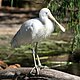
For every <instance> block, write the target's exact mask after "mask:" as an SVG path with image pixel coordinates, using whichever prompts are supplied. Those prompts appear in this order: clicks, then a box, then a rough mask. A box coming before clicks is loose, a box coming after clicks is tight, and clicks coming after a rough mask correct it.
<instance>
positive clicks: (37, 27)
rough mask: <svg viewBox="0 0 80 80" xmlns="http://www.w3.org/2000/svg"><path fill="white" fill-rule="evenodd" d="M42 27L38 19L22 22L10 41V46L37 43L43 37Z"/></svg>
mask: <svg viewBox="0 0 80 80" xmlns="http://www.w3.org/2000/svg"><path fill="white" fill-rule="evenodd" d="M43 34H44V31H43V25H42V23H41V22H40V21H39V20H38V19H31V20H28V21H26V22H24V23H23V24H22V26H21V28H20V29H19V31H18V32H17V33H16V34H15V36H14V37H13V39H12V42H11V43H12V46H13V47H17V46H20V45H23V44H26V43H32V42H37V41H38V40H39V39H41V37H42V36H43Z"/></svg>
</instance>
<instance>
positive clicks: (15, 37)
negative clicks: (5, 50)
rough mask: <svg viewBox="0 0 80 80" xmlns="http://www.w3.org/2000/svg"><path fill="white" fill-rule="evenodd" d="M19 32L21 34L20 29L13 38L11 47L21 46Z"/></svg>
mask: <svg viewBox="0 0 80 80" xmlns="http://www.w3.org/2000/svg"><path fill="white" fill-rule="evenodd" d="M18 34H19V31H18V32H17V33H16V34H15V36H14V37H13V38H12V40H11V47H12V48H17V47H19V44H18V38H19V36H18Z"/></svg>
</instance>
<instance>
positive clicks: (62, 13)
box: [49, 0, 80, 51]
mask: <svg viewBox="0 0 80 80" xmlns="http://www.w3.org/2000/svg"><path fill="white" fill-rule="evenodd" d="M51 1H52V0H51ZM49 4H50V6H49V8H50V9H51V11H52V12H53V13H56V15H57V16H56V18H57V19H58V20H59V21H60V22H61V21H62V20H63V21H62V22H64V18H67V21H66V22H65V23H66V25H67V30H71V32H72V33H73V34H74V37H73V40H72V45H71V50H72V51H74V50H77V49H80V1H79V0H61V1H59V0H53V1H52V2H51V3H49Z"/></svg>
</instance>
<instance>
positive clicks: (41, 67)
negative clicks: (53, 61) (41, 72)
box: [39, 65, 49, 69]
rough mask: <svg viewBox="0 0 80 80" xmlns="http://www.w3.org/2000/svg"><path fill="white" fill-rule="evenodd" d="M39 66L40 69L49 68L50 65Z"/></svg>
mask: <svg viewBox="0 0 80 80" xmlns="http://www.w3.org/2000/svg"><path fill="white" fill-rule="evenodd" d="M39 68H40V69H49V67H48V66H42V65H40V66H39Z"/></svg>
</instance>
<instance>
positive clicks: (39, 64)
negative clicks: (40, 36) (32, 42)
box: [35, 42, 42, 67]
mask: <svg viewBox="0 0 80 80" xmlns="http://www.w3.org/2000/svg"><path fill="white" fill-rule="evenodd" d="M37 45H38V42H37V43H36V46H35V52H36V56H37V61H38V66H39V67H41V66H42V65H41V62H40V59H39V56H38V54H37Z"/></svg>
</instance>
